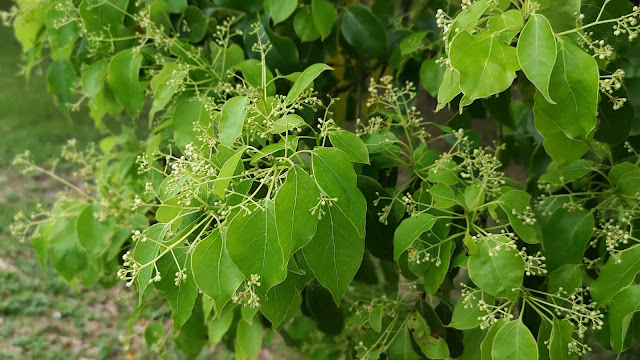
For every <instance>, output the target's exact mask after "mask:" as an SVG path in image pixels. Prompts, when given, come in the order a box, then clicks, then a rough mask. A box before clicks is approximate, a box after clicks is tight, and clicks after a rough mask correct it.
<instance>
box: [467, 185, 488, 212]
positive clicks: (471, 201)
mask: <svg viewBox="0 0 640 360" xmlns="http://www.w3.org/2000/svg"><path fill="white" fill-rule="evenodd" d="M483 187H484V184H482V183H475V184H472V185H469V186H467V187H466V188H465V189H464V204H465V206H466V207H467V209H469V210H471V211H475V210H476V209H477V208H478V207H480V206H482V205H484V188H483Z"/></svg>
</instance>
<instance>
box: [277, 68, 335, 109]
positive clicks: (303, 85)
mask: <svg viewBox="0 0 640 360" xmlns="http://www.w3.org/2000/svg"><path fill="white" fill-rule="evenodd" d="M325 70H333V69H332V68H331V66H329V65H326V64H313V65H311V66H309V67H308V68H306V69H305V70H304V71H303V72H302V74H300V76H299V77H298V79H296V82H295V83H294V84H293V86H292V87H291V90H289V93H288V94H287V102H293V101H295V100H296V99H297V98H298V96H300V94H302V92H303V91H305V90H306V89H307V87H309V85H311V83H312V82H313V80H315V78H317V77H318V75H320V73H322V72H323V71H325Z"/></svg>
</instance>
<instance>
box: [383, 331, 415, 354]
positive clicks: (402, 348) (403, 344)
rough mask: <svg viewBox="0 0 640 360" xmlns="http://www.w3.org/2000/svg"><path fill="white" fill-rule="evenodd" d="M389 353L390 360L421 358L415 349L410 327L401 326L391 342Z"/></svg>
mask: <svg viewBox="0 0 640 360" xmlns="http://www.w3.org/2000/svg"><path fill="white" fill-rule="evenodd" d="M387 355H388V356H389V359H390V360H419V359H420V356H419V355H418V354H416V351H415V350H414V349H413V343H412V341H411V334H410V333H409V328H408V327H406V326H403V327H401V328H400V329H399V330H398V332H397V333H396V334H395V337H394V338H393V341H392V342H391V344H389V348H388V350H387Z"/></svg>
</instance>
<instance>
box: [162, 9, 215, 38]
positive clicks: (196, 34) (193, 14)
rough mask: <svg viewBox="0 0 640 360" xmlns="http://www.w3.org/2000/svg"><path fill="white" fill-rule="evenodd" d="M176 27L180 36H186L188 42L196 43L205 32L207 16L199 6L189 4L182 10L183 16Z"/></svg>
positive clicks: (207, 22) (207, 23) (207, 24)
mask: <svg viewBox="0 0 640 360" xmlns="http://www.w3.org/2000/svg"><path fill="white" fill-rule="evenodd" d="M169 3H171V1H170V2H169ZM185 25H186V26H185ZM178 27H179V29H180V36H181V37H183V38H187V39H188V40H189V42H192V43H198V42H200V41H202V39H204V36H205V35H206V34H207V29H208V27H209V18H208V17H207V16H206V15H205V14H204V13H203V12H202V10H200V9H199V8H197V7H195V6H189V7H187V8H186V10H185V11H184V16H183V18H182V21H181V22H180V25H178ZM185 29H186V31H185Z"/></svg>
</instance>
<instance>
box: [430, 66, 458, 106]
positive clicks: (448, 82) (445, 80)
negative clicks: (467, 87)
mask: <svg viewBox="0 0 640 360" xmlns="http://www.w3.org/2000/svg"><path fill="white" fill-rule="evenodd" d="M460 92H461V90H460V73H459V72H458V71H457V70H454V69H452V68H450V67H448V66H447V67H445V70H444V75H443V76H442V84H440V89H439V90H438V107H436V111H440V110H441V109H443V108H444V107H445V106H447V104H448V103H449V102H450V101H451V100H453V99H454V98H455V97H456V96H458V94H460Z"/></svg>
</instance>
